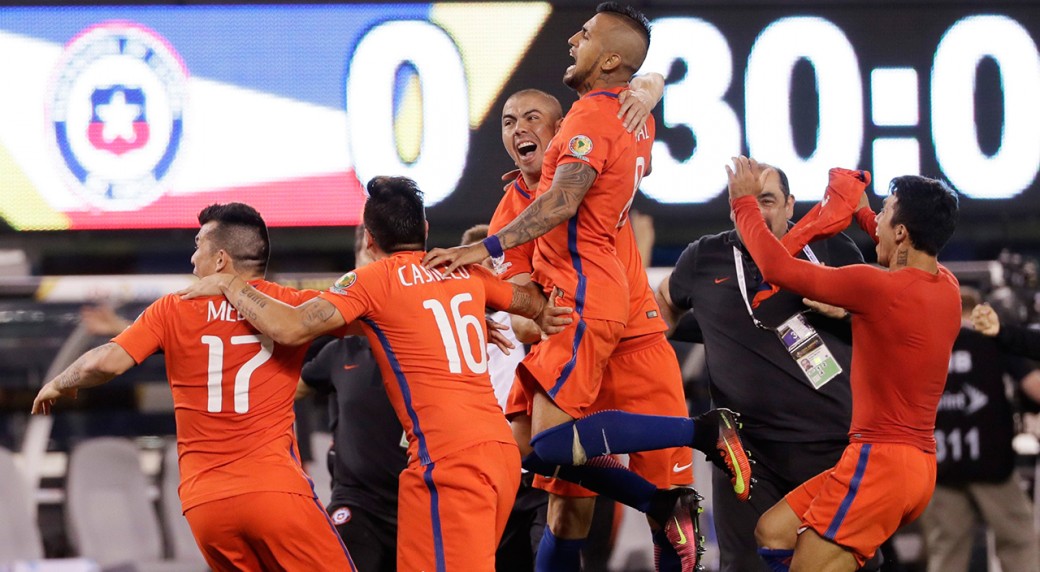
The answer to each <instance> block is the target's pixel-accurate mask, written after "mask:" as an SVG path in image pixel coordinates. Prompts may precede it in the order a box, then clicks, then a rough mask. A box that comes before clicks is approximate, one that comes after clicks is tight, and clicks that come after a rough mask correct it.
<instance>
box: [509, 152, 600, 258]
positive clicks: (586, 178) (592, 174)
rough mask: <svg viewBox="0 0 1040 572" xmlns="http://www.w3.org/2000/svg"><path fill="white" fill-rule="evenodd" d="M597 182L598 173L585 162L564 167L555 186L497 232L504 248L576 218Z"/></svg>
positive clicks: (537, 235) (513, 245) (526, 240)
mask: <svg viewBox="0 0 1040 572" xmlns="http://www.w3.org/2000/svg"><path fill="white" fill-rule="evenodd" d="M595 181H596V170H595V169H593V168H592V167H590V166H588V165H586V164H585V163H577V162H575V163H565V164H563V165H560V167H559V168H558V169H556V175H555V176H554V177H553V182H552V187H550V188H549V190H548V191H546V192H545V193H544V194H542V195H541V196H539V197H538V198H537V199H535V200H534V202H532V203H531V204H530V205H529V206H528V207H527V208H526V209H524V211H523V212H522V213H520V215H519V216H517V217H516V218H515V219H513V222H511V223H509V224H508V225H506V226H505V228H503V229H502V230H500V231H498V233H496V234H497V236H498V239H499V241H501V243H502V248H504V249H510V248H513V247H515V246H519V245H521V244H524V243H527V242H530V241H532V240H534V239H536V238H538V237H539V236H542V235H543V234H545V233H547V232H549V231H550V230H552V229H553V228H555V227H556V226H557V225H559V224H560V223H562V222H564V221H566V220H567V219H569V218H571V217H572V216H574V213H576V212H578V206H579V205H580V204H581V201H582V199H584V198H585V193H587V192H588V190H589V188H591V187H592V183H594V182H595Z"/></svg>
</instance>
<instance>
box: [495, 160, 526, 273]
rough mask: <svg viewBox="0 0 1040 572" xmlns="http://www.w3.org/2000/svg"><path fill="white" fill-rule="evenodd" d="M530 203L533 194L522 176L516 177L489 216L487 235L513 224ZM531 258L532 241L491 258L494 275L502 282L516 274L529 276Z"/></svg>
mask: <svg viewBox="0 0 1040 572" xmlns="http://www.w3.org/2000/svg"><path fill="white" fill-rule="evenodd" d="M532 201H534V193H533V192H532V191H531V190H530V189H528V188H527V182H526V181H524V177H523V175H518V176H517V177H516V180H514V181H513V182H512V183H509V185H507V186H506V188H505V194H504V195H502V200H500V201H498V207H496V208H495V214H493V215H491V223H490V224H488V234H489V235H492V234H495V233H497V232H498V231H500V230H502V228H503V227H504V226H506V225H507V224H509V223H511V222H513V219H515V218H516V217H517V215H519V214H520V213H521V212H523V210H524V209H526V208H527V205H530V204H531V202H532ZM532 258H534V241H533V240H532V241H530V242H525V243H524V244H521V245H520V246H517V247H514V248H510V249H509V250H507V251H505V252H504V253H503V255H502V256H500V257H497V258H492V259H491V262H492V263H493V264H494V265H495V274H496V275H498V277H499V278H502V279H503V280H509V279H510V278H512V277H514V276H516V275H518V274H525V273H526V274H530V273H531V259H532Z"/></svg>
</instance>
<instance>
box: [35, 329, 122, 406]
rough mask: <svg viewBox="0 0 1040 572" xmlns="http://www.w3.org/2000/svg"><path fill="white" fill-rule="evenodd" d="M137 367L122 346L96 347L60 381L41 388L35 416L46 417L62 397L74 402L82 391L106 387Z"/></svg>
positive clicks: (59, 378) (79, 360) (66, 370)
mask: <svg viewBox="0 0 1040 572" xmlns="http://www.w3.org/2000/svg"><path fill="white" fill-rule="evenodd" d="M135 365H137V363H136V362H134V358H132V357H130V354H128V353H126V350H124V349H123V348H122V347H121V346H120V345H119V344H116V343H114V342H109V343H107V344H105V345H103V346H99V347H96V348H94V349H92V350H90V351H89V352H87V353H85V354H83V355H81V356H80V357H79V359H77V360H76V361H74V362H72V365H70V366H69V367H67V368H65V371H63V372H61V373H60V374H59V375H58V377H55V378H54V379H52V380H50V381H49V382H47V383H46V385H44V386H43V387H42V388H40V392H39V393H38V394H36V399H35V400H33V406H32V412H33V414H37V413H42V414H44V415H46V414H48V413H50V412H51V407H52V406H53V405H54V402H55V401H57V400H58V398H59V397H72V398H75V397H76V393H77V392H78V390H79V389H80V388H81V387H94V386H97V385H101V384H103V383H107V382H108V381H110V380H111V379H112V378H113V377H115V376H117V375H119V374H121V373H123V372H125V371H126V370H128V369H130V368H131V367H134V366H135Z"/></svg>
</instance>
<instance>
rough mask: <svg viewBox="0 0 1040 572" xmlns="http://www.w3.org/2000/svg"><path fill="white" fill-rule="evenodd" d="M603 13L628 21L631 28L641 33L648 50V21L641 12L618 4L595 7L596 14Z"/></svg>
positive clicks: (610, 3)
mask: <svg viewBox="0 0 1040 572" xmlns="http://www.w3.org/2000/svg"><path fill="white" fill-rule="evenodd" d="M603 12H609V13H611V14H617V15H618V16H623V17H625V18H627V19H628V20H630V21H631V24H632V27H633V28H635V29H637V30H639V31H641V32H642V34H643V38H644V39H645V40H646V47H647V49H649V48H650V20H648V19H647V17H646V16H645V15H643V13H642V12H640V11H639V10H636V9H635V8H633V7H631V6H629V5H627V4H621V3H619V2H603V3H601V4H600V5H599V6H596V13H597V14H602V13H603Z"/></svg>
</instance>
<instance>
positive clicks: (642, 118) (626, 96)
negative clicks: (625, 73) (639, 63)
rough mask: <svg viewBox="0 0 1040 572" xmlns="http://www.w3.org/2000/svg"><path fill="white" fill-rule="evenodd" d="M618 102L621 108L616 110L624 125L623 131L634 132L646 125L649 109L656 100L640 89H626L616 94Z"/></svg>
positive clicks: (655, 103)
mask: <svg viewBox="0 0 1040 572" xmlns="http://www.w3.org/2000/svg"><path fill="white" fill-rule="evenodd" d="M618 102H619V103H621V109H620V110H619V111H618V119H620V120H621V123H622V124H623V125H624V126H625V131H628V132H629V133H634V132H636V131H639V130H640V129H642V128H643V126H644V125H646V120H647V118H648V117H650V111H651V110H653V108H654V105H657V100H656V99H654V98H653V96H651V95H650V94H649V93H647V92H646V91H644V90H642V89H626V90H624V91H622V92H621V93H619V94H618Z"/></svg>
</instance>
